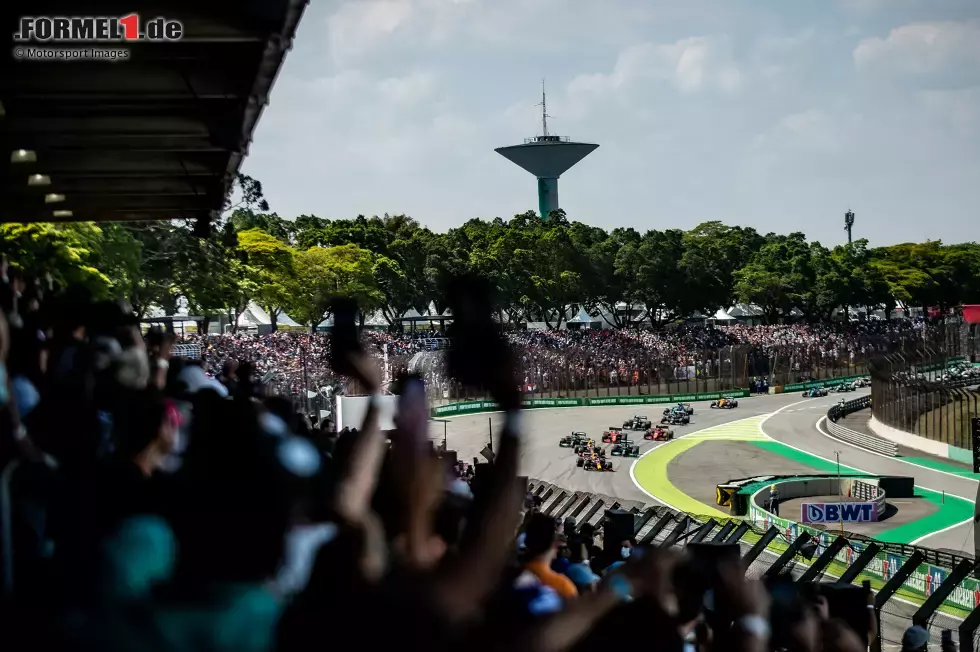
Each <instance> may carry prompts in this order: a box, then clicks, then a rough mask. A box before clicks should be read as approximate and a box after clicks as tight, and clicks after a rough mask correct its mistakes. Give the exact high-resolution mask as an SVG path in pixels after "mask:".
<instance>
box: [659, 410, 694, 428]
mask: <svg viewBox="0 0 980 652" xmlns="http://www.w3.org/2000/svg"><path fill="white" fill-rule="evenodd" d="M660 423H661V424H664V423H666V424H669V425H672V426H686V425H688V424H689V423H691V416H690V415H688V414H684V413H683V412H670V413H669V414H665V415H664V416H663V418H662V419H660Z"/></svg>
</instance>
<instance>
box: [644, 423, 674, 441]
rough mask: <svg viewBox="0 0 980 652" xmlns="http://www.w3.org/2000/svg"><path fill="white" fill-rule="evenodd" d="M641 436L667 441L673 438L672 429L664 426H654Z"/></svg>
mask: <svg viewBox="0 0 980 652" xmlns="http://www.w3.org/2000/svg"><path fill="white" fill-rule="evenodd" d="M643 438H644V439H646V440H648V441H667V440H669V439H673V438H674V431H673V430H671V429H670V428H665V427H664V426H662V425H661V426H655V427H653V428H650V429H649V430H647V431H646V432H645V433H643Z"/></svg>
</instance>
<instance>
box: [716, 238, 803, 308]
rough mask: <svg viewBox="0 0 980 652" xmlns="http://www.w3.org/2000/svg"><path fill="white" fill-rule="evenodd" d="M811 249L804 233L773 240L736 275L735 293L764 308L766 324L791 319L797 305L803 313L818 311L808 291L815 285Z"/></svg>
mask: <svg viewBox="0 0 980 652" xmlns="http://www.w3.org/2000/svg"><path fill="white" fill-rule="evenodd" d="M811 254H812V252H811V251H810V247H809V245H808V244H807V242H806V236H805V235H803V234H802V233H791V234H789V235H788V236H776V237H773V238H770V239H769V241H768V242H767V243H766V244H764V245H763V246H762V247H761V248H760V249H759V251H758V252H757V253H756V254H755V255H754V256H753V257H752V258H751V260H750V261H749V263H748V264H747V265H745V266H744V267H743V268H741V269H740V270H738V271H737V272H735V293H736V296H738V298H739V299H741V300H742V301H744V302H746V303H754V304H756V305H758V306H759V307H760V308H762V311H763V315H764V318H765V320H766V323H769V324H773V323H776V322H777V321H778V320H779V318H780V316H788V315H789V314H790V311H791V310H792V309H793V308H794V307H799V306H797V304H801V303H802V304H803V305H802V307H801V310H810V311H812V310H814V309H815V307H816V303H815V298H814V297H809V299H810V300H811V303H810V304H806V303H805V302H806V300H807V299H808V295H807V294H806V291H807V290H806V288H807V287H808V284H810V283H813V280H814V277H815V273H814V270H813V266H812V264H811Z"/></svg>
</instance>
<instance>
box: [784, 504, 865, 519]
mask: <svg viewBox="0 0 980 652" xmlns="http://www.w3.org/2000/svg"><path fill="white" fill-rule="evenodd" d="M801 507H802V509H801V511H802V512H803V518H802V519H801V521H802V522H803V523H841V522H843V523H873V522H875V521H877V520H878V510H877V508H876V506H875V504H874V503H873V502H871V503H803V505H801Z"/></svg>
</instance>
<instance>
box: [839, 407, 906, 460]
mask: <svg viewBox="0 0 980 652" xmlns="http://www.w3.org/2000/svg"><path fill="white" fill-rule="evenodd" d="M870 407H871V396H870V395H869V396H862V397H861V398H857V399H854V400H853V401H847V402H845V403H842V404H840V405H835V406H833V407H832V408H830V409H829V410H827V430H828V431H829V432H830V434H831V435H833V436H834V437H836V438H837V439H840V440H842V441H845V442H847V443H849V444H853V445H855V446H859V447H861V448H865V449H867V450H869V451H874V452H875V453H881V454H882V455H888V456H889V457H898V444H896V443H895V442H891V441H888V440H887V439H882V438H881V437H878V436H876V435H871V434H868V433H864V432H857V431H856V430H851V429H850V428H845V427H844V426H842V425H840V424H839V423H837V421H838V420H839V419H841V418H842V417H845V416H847V415H849V414H853V413H855V412H859V411H861V410H864V409H867V408H870Z"/></svg>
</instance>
